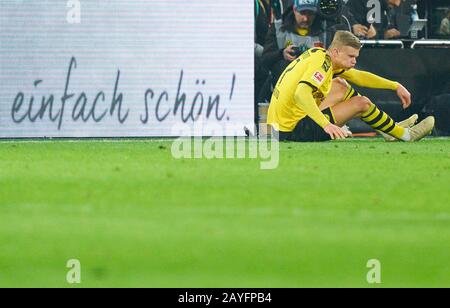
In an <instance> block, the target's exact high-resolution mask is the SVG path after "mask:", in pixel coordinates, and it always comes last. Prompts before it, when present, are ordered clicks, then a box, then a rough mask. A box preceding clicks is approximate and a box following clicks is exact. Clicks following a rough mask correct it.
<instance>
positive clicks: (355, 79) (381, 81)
mask: <svg viewBox="0 0 450 308" xmlns="http://www.w3.org/2000/svg"><path fill="white" fill-rule="evenodd" d="M339 76H340V77H342V78H344V79H345V80H347V81H349V82H351V83H353V84H355V85H357V86H359V87H363V88H372V89H386V90H393V91H396V92H397V95H398V97H399V98H400V100H401V101H402V104H403V108H405V109H406V108H408V107H409V106H411V94H410V93H409V91H408V90H407V89H406V88H405V87H404V86H403V85H401V84H400V83H398V82H396V81H392V80H389V79H386V78H383V77H380V76H378V75H375V74H372V73H369V72H365V71H360V70H357V69H350V70H348V71H346V72H344V73H342V74H341V75H339Z"/></svg>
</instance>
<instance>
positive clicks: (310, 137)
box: [275, 108, 336, 142]
mask: <svg viewBox="0 0 450 308" xmlns="http://www.w3.org/2000/svg"><path fill="white" fill-rule="evenodd" d="M322 113H323V114H324V115H325V116H326V117H327V118H329V120H330V122H331V123H332V124H336V121H335V119H334V115H333V113H332V112H331V109H330V108H327V109H325V110H322ZM276 134H279V137H278V140H280V141H294V142H314V141H329V140H331V137H330V135H328V134H327V133H326V132H325V131H324V130H323V128H322V127H320V125H319V124H317V123H316V122H314V121H313V120H312V119H311V118H310V117H306V118H303V119H301V120H300V121H299V122H298V123H297V126H295V129H294V130H293V131H292V132H275V136H276Z"/></svg>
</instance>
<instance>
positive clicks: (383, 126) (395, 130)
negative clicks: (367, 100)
mask: <svg viewBox="0 0 450 308" xmlns="http://www.w3.org/2000/svg"><path fill="white" fill-rule="evenodd" d="M361 120H363V121H364V122H365V123H367V124H368V125H370V126H371V127H372V128H373V129H376V130H379V131H382V132H383V133H386V134H388V135H391V136H392V137H395V138H397V139H404V138H405V136H406V135H407V134H406V129H405V128H403V127H401V126H398V125H397V124H396V123H395V121H394V120H393V119H392V118H391V117H390V116H388V115H387V114H386V113H385V112H383V111H381V110H380V109H378V108H377V106H375V105H374V104H372V105H371V106H370V108H369V110H368V111H367V112H366V113H364V114H363V115H362V117H361Z"/></svg>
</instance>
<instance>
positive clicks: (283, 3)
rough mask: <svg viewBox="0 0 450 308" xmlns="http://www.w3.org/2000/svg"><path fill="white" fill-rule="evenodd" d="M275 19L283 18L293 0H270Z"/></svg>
mask: <svg viewBox="0 0 450 308" xmlns="http://www.w3.org/2000/svg"><path fill="white" fill-rule="evenodd" d="M271 2H272V10H273V15H274V18H275V20H280V19H282V18H283V14H284V13H285V12H286V10H288V9H289V8H291V7H292V6H293V5H294V0H271Z"/></svg>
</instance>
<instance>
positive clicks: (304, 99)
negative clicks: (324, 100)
mask: <svg viewBox="0 0 450 308" xmlns="http://www.w3.org/2000/svg"><path fill="white" fill-rule="evenodd" d="M313 91H314V90H313V88H312V87H311V85H308V84H307V83H304V82H301V83H300V84H299V85H298V86H297V89H296V91H295V98H294V99H295V103H296V104H297V106H299V107H300V108H301V109H302V110H303V111H304V112H305V113H306V114H307V115H308V116H309V117H310V118H311V119H312V120H313V121H314V122H316V123H317V124H318V125H320V127H322V128H323V129H324V130H325V132H326V133H327V134H329V135H330V136H331V138H332V139H345V134H344V132H343V131H342V130H341V129H340V128H339V127H338V126H336V125H333V124H331V123H330V121H329V120H328V119H327V118H326V117H325V115H324V114H323V113H322V111H320V109H319V106H317V104H316V100H315V99H314V96H313Z"/></svg>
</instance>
